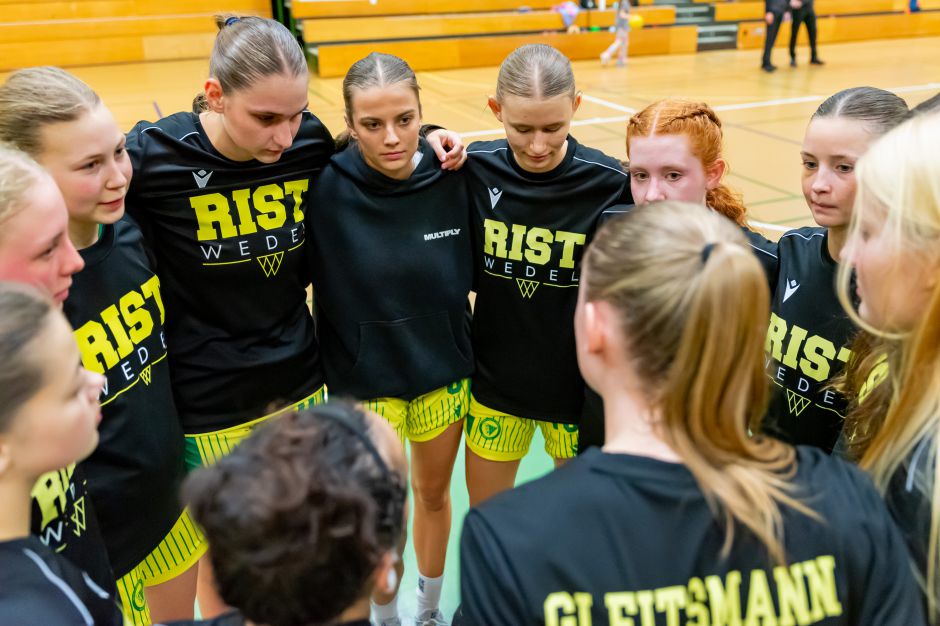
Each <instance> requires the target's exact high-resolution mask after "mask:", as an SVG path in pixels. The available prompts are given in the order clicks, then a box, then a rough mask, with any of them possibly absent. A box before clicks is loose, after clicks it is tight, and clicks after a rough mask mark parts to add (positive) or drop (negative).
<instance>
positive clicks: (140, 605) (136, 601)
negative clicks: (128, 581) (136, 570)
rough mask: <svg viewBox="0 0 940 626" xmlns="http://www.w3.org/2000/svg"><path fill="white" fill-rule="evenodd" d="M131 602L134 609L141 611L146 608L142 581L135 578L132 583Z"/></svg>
mask: <svg viewBox="0 0 940 626" xmlns="http://www.w3.org/2000/svg"><path fill="white" fill-rule="evenodd" d="M131 604H133V605H134V610H135V611H138V612H139V611H143V610H144V609H146V608H147V597H146V596H144V581H142V580H141V579H139V578H138V579H137V581H136V582H135V583H134V593H133V595H132V596H131Z"/></svg>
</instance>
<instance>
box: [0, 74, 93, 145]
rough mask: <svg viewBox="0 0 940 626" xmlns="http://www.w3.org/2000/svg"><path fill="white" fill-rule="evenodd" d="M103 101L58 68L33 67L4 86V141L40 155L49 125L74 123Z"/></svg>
mask: <svg viewBox="0 0 940 626" xmlns="http://www.w3.org/2000/svg"><path fill="white" fill-rule="evenodd" d="M100 104H101V99H100V98H98V94H96V93H95V92H94V91H93V90H92V88H91V87H89V86H88V85H86V84H85V83H84V82H82V81H81V80H79V79H78V78H76V77H75V76H73V75H72V74H69V73H68V72H66V71H65V70H63V69H60V68H58V67H30V68H26V69H24V70H20V71H18V72H14V73H13V74H10V77H9V78H7V81H6V82H5V83H4V84H3V85H2V86H0V141H4V142H7V143H10V144H13V145H14V146H16V147H17V148H19V149H20V150H22V151H24V152H26V153H28V154H29V155H30V156H32V157H34V158H36V157H38V155H39V154H40V153H41V152H42V150H43V147H42V138H41V136H40V132H41V130H42V127H43V126H45V125H46V124H55V123H58V122H73V121H75V120H77V119H78V118H79V117H81V116H82V115H83V114H84V113H86V112H88V111H92V110H94V109H95V108H96V107H98V106H99V105H100Z"/></svg>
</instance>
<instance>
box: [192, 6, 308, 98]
mask: <svg viewBox="0 0 940 626" xmlns="http://www.w3.org/2000/svg"><path fill="white" fill-rule="evenodd" d="M215 24H216V26H218V28H219V34H218V35H216V37H215V44H214V45H213V46H212V56H211V57H210V58H209V75H210V76H212V77H213V78H215V79H217V80H218V81H219V84H220V85H221V86H222V90H223V91H226V92H229V93H231V92H233V91H238V90H239V89H244V88H246V87H250V86H252V85H253V84H254V83H255V82H257V81H258V79H261V78H264V77H266V76H274V75H278V74H286V75H288V76H300V75H301V74H303V73H305V72H307V71H308V70H307V59H306V58H304V51H303V48H302V47H301V46H300V44H299V43H298V42H297V40H296V39H295V38H294V36H293V35H292V34H291V32H290V31H289V30H288V29H287V27H286V26H284V25H283V24H281V23H280V22H276V21H275V20H271V19H267V18H264V17H255V16H253V15H246V16H235V15H231V14H225V15H216V16H215ZM206 108H207V107H206V100H205V94H199V95H198V96H196V98H195V99H194V100H193V112H194V113H200V112H202V111H205V110H206Z"/></svg>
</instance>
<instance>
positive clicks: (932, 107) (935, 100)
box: [911, 93, 940, 117]
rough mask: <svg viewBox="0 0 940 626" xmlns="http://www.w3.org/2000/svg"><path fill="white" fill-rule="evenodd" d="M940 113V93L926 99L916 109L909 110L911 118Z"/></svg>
mask: <svg viewBox="0 0 940 626" xmlns="http://www.w3.org/2000/svg"><path fill="white" fill-rule="evenodd" d="M937 111H940V93H938V94H934V95H933V96H932V97H930V98H927V99H926V100H924V101H923V102H921V103H920V104H918V105H917V106H916V107H914V108H913V109H911V116H912V117H913V116H914V115H923V114H924V113H935V112H937Z"/></svg>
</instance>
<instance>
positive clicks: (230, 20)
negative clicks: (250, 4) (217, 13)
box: [225, 16, 242, 26]
mask: <svg viewBox="0 0 940 626" xmlns="http://www.w3.org/2000/svg"><path fill="white" fill-rule="evenodd" d="M240 21H242V19H241V18H240V17H234V16H232V17H230V18H228V19H227V20H225V25H226V26H231V25H232V24H234V23H235V22H240Z"/></svg>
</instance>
